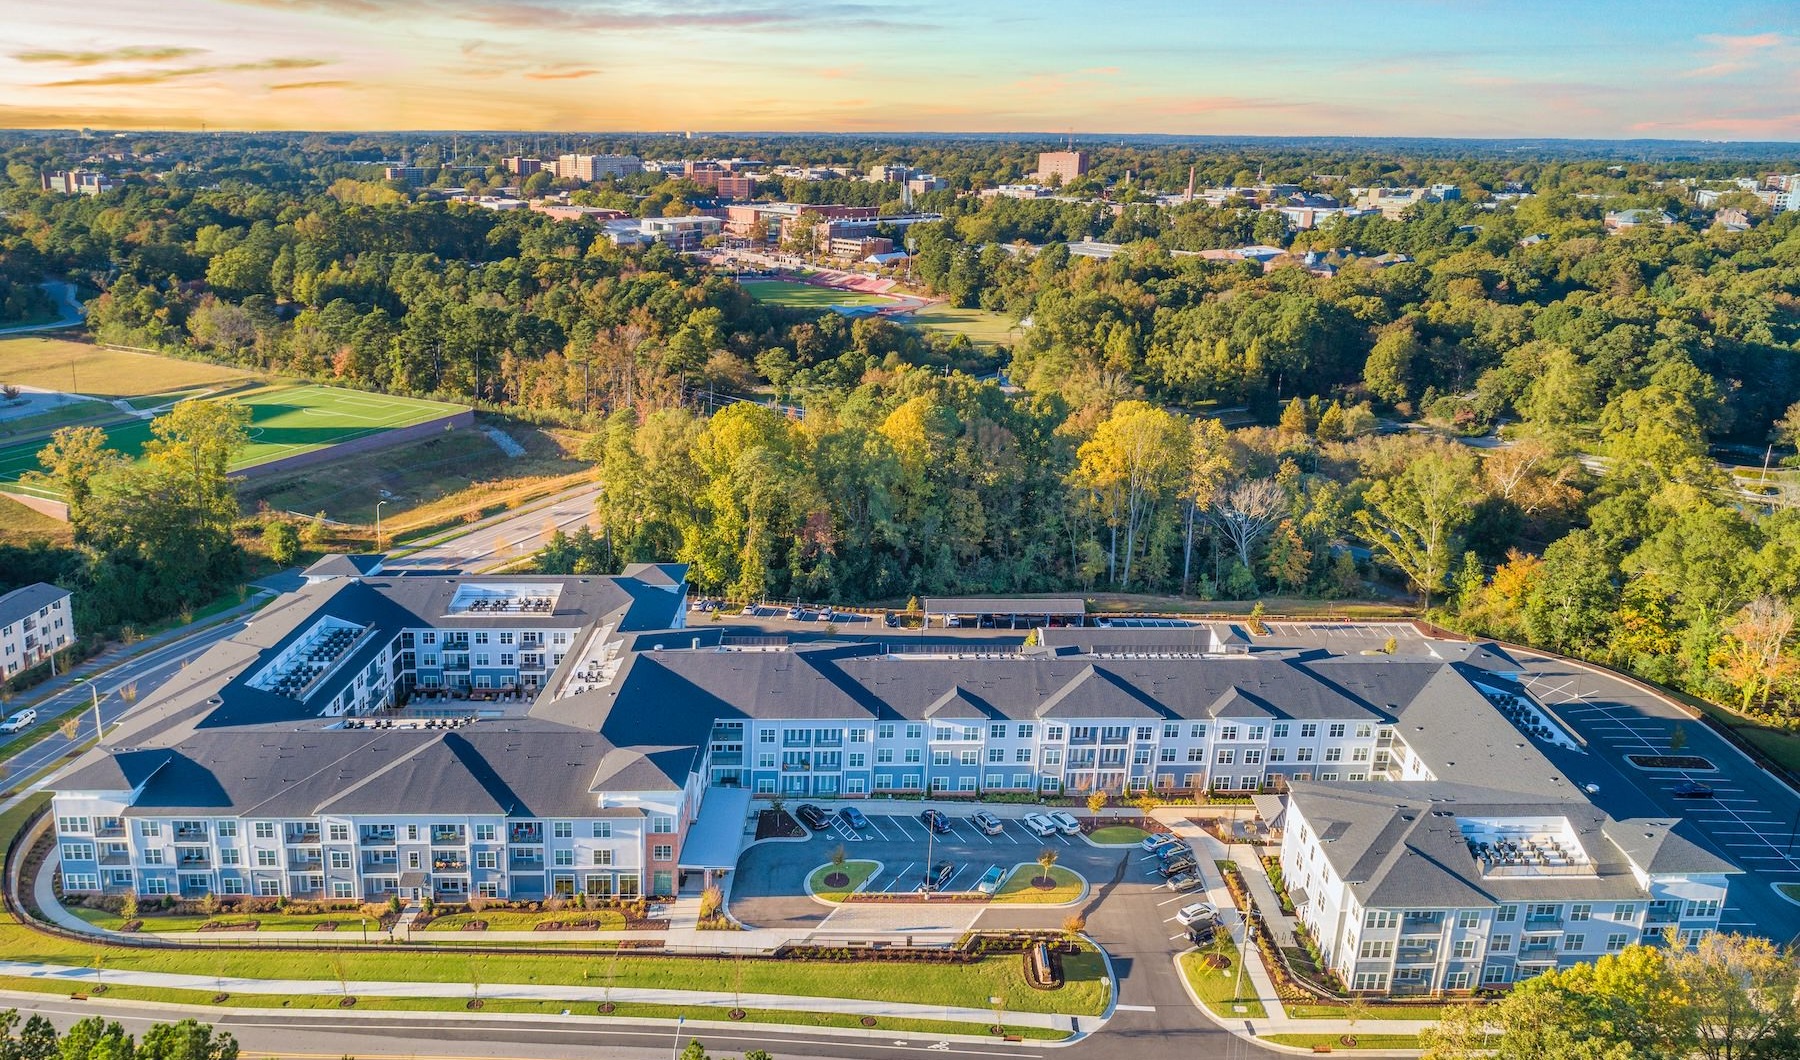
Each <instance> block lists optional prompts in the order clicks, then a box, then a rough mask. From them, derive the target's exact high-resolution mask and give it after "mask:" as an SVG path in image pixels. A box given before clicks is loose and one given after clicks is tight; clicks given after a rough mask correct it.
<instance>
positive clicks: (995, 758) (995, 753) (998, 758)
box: [987, 747, 1006, 762]
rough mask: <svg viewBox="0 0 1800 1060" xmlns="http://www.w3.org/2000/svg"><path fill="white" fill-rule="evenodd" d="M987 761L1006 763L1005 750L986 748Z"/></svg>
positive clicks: (1002, 748) (1001, 748)
mask: <svg viewBox="0 0 1800 1060" xmlns="http://www.w3.org/2000/svg"><path fill="white" fill-rule="evenodd" d="M987 760H988V761H989V762H1004V761H1006V748H1004V747H990V748H988V753H987Z"/></svg>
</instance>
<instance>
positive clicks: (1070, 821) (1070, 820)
mask: <svg viewBox="0 0 1800 1060" xmlns="http://www.w3.org/2000/svg"><path fill="white" fill-rule="evenodd" d="M1050 823H1051V824H1053V825H1055V826H1056V830H1057V831H1058V832H1061V833H1062V834H1063V835H1080V834H1081V822H1080V821H1077V820H1076V819H1075V815H1074V814H1072V813H1070V812H1069V811H1067V810H1057V811H1056V812H1054V813H1052V814H1051V815H1050Z"/></svg>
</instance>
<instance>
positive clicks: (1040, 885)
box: [1031, 876, 1056, 891]
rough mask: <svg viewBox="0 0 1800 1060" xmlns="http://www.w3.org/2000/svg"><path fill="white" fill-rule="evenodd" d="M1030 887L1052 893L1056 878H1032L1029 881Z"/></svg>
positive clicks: (1054, 888)
mask: <svg viewBox="0 0 1800 1060" xmlns="http://www.w3.org/2000/svg"><path fill="white" fill-rule="evenodd" d="M1031 885H1032V886H1033V887H1036V888H1037V889H1038V890H1040V891H1054V890H1056V878H1055V877H1053V876H1034V877H1032V879H1031Z"/></svg>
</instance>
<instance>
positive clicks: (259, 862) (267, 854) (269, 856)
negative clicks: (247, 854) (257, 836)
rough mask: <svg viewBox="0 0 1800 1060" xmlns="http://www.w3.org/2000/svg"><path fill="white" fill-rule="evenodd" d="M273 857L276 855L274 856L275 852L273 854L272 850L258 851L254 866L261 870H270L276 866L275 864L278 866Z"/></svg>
mask: <svg viewBox="0 0 1800 1060" xmlns="http://www.w3.org/2000/svg"><path fill="white" fill-rule="evenodd" d="M275 857H276V855H275V852H274V851H273V850H259V851H257V852H256V866H257V868H261V869H272V868H274V867H275V866H276V865H277V864H278V862H277V861H276V860H275Z"/></svg>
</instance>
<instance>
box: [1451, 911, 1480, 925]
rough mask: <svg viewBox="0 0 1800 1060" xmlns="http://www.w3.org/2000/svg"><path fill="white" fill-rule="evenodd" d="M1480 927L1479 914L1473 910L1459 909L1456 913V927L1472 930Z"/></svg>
mask: <svg viewBox="0 0 1800 1060" xmlns="http://www.w3.org/2000/svg"><path fill="white" fill-rule="evenodd" d="M1480 925H1481V914H1480V913H1479V912H1478V911H1476V910H1474V909H1459V910H1457V912H1456V926H1457V927H1459V928H1472V927H1479V926H1480Z"/></svg>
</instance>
